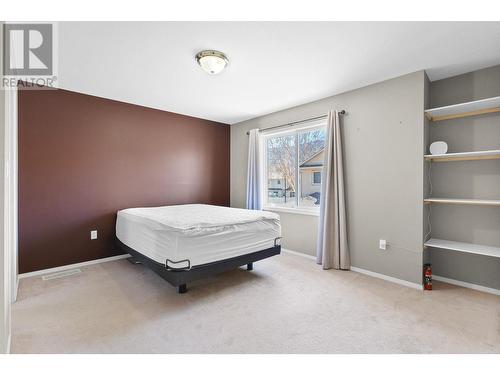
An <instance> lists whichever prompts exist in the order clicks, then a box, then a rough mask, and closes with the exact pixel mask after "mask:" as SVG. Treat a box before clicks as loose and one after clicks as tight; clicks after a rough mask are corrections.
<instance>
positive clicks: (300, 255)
mask: <svg viewBox="0 0 500 375" xmlns="http://www.w3.org/2000/svg"><path fill="white" fill-rule="evenodd" d="M281 251H283V252H284V253H289V254H293V255H298V256H299V257H304V258H307V259H311V260H314V261H315V262H316V257H315V256H312V255H309V254H304V253H301V252H299V251H295V250H288V249H283V248H281Z"/></svg>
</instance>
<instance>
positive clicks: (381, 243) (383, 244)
mask: <svg viewBox="0 0 500 375" xmlns="http://www.w3.org/2000/svg"><path fill="white" fill-rule="evenodd" d="M378 248H379V249H380V250H385V249H387V241H386V240H380V241H379V244H378Z"/></svg>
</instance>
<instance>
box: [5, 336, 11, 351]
mask: <svg viewBox="0 0 500 375" xmlns="http://www.w3.org/2000/svg"><path fill="white" fill-rule="evenodd" d="M11 340H12V334H10V333H9V337H7V351H6V354H10V343H11Z"/></svg>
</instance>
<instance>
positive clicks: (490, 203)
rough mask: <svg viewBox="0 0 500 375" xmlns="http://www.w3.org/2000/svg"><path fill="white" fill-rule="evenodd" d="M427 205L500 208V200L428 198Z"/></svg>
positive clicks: (425, 201)
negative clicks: (465, 205)
mask: <svg viewBox="0 0 500 375" xmlns="http://www.w3.org/2000/svg"><path fill="white" fill-rule="evenodd" d="M424 203H425V204H431V203H439V204H467V205H473V206H500V200H497V199H458V198H426V199H424Z"/></svg>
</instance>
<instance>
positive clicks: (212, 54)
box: [196, 50, 229, 74]
mask: <svg viewBox="0 0 500 375" xmlns="http://www.w3.org/2000/svg"><path fill="white" fill-rule="evenodd" d="M196 61H197V62H198V65H200V66H201V68H202V69H203V70H204V71H205V72H207V73H208V74H219V73H220V72H222V71H223V70H224V68H225V67H226V65H227V64H228V62H229V60H228V58H227V56H226V55H224V54H223V53H222V52H219V51H213V50H205V51H201V52H198V53H197V54H196Z"/></svg>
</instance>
